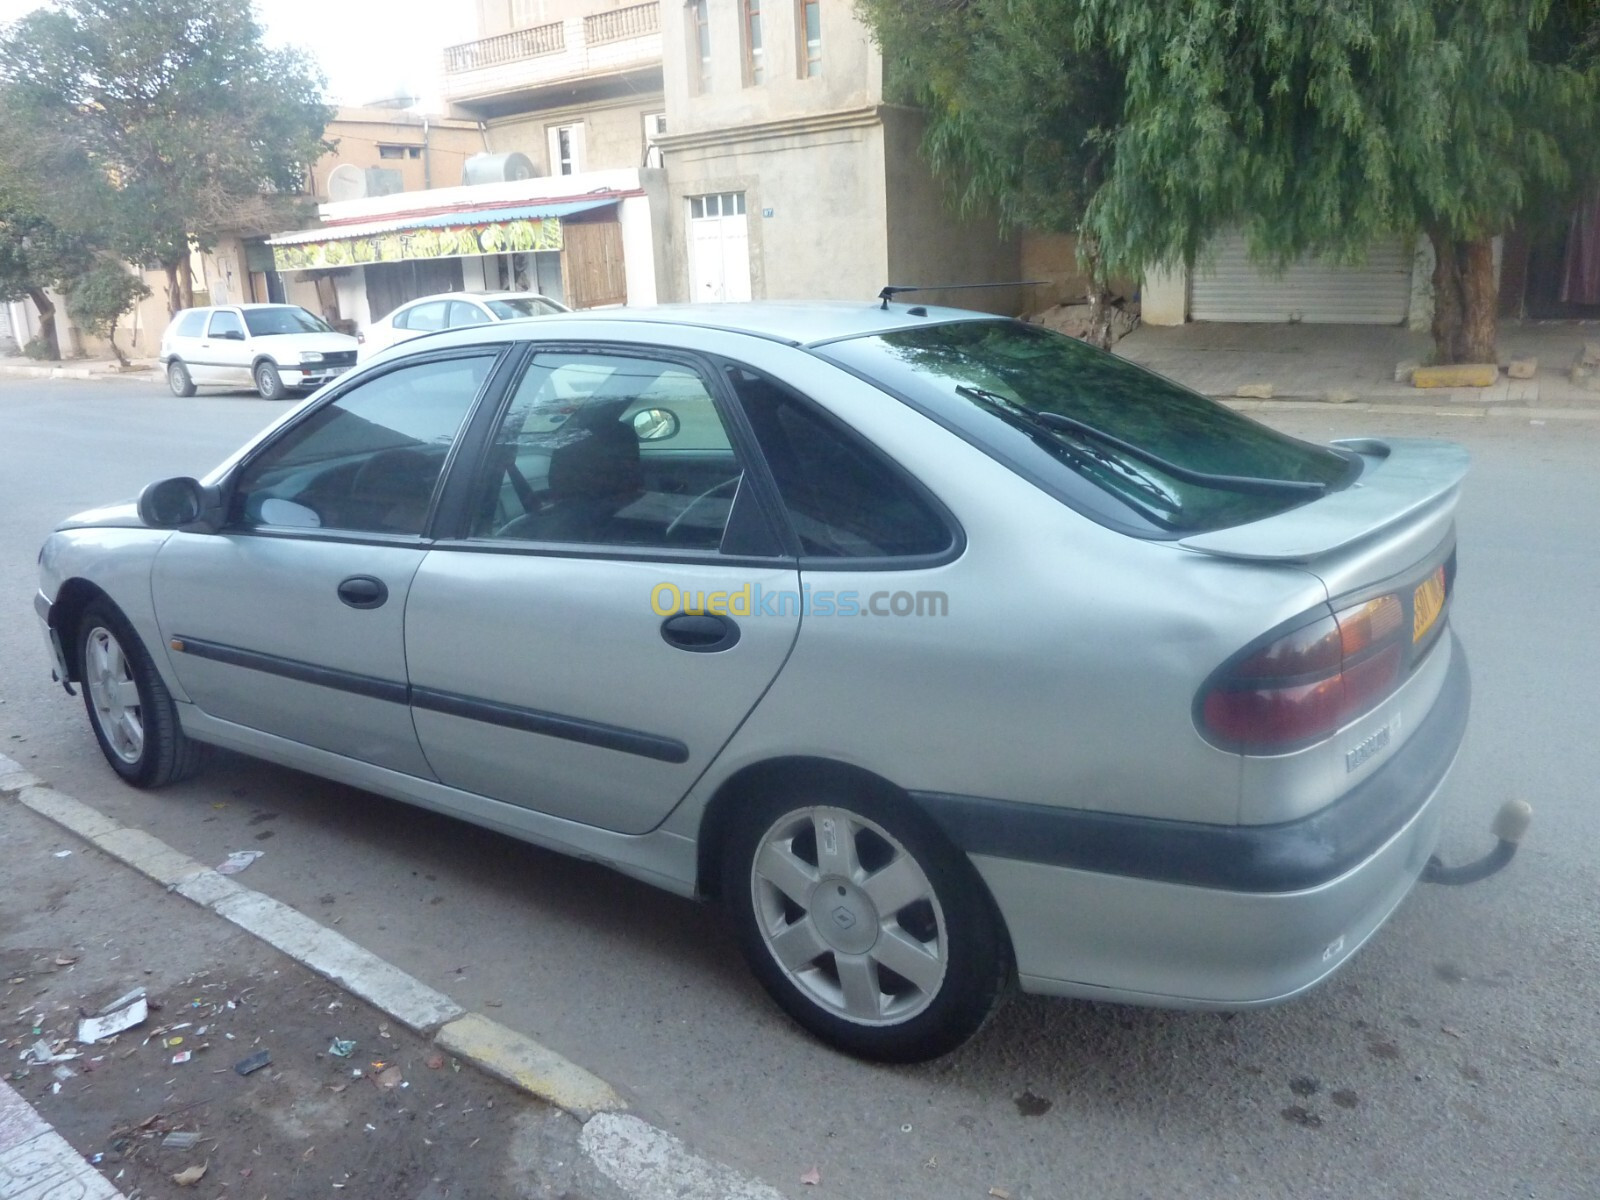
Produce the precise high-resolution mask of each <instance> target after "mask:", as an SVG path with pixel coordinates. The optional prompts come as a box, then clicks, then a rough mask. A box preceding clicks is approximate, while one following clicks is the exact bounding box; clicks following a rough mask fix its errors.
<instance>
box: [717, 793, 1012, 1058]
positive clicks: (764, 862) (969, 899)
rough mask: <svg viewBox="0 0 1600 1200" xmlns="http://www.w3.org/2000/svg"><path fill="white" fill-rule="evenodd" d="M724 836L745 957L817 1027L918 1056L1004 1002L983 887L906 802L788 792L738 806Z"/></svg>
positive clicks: (999, 951)
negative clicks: (730, 828)
mask: <svg viewBox="0 0 1600 1200" xmlns="http://www.w3.org/2000/svg"><path fill="white" fill-rule="evenodd" d="M818 790H819V791H821V790H822V789H821V788H819V789H818ZM726 846H727V853H726V855H725V857H724V859H723V881H722V882H723V892H722V895H723V897H724V900H725V902H726V903H727V904H728V905H729V906H730V908H731V910H732V915H733V919H734V922H735V926H736V931H737V933H738V936H739V941H740V945H741V948H742V949H743V950H744V954H745V957H746V959H747V960H748V961H749V963H750V966H751V969H752V970H753V971H754V972H755V975H756V977H757V978H758V979H759V980H760V981H761V983H762V986H764V987H765V988H766V989H767V992H768V993H769V994H770V995H771V996H772V998H773V999H774V1000H776V1001H777V1002H778V1004H779V1005H780V1006H781V1007H782V1008H783V1009H784V1011H785V1012H787V1013H788V1014H789V1015H790V1016H791V1017H793V1018H794V1019H795V1021H797V1022H798V1023H799V1024H800V1025H802V1026H803V1027H805V1028H806V1029H807V1030H809V1031H810V1032H811V1033H813V1034H815V1035H816V1036H817V1037H819V1038H821V1039H822V1040H823V1041H825V1042H828V1043H829V1044H831V1045H833V1046H836V1047H838V1048H839V1049H841V1050H844V1051H846V1052H848V1053H850V1054H855V1055H858V1056H860V1057H862V1058H869V1059H876V1060H879V1061H883V1062H921V1061H923V1060H926V1059H930V1058H935V1057H937V1056H938V1055H941V1054H944V1053H947V1052H948V1051H950V1050H953V1049H955V1048H956V1047H957V1046H959V1045H960V1044H961V1043H962V1042H964V1041H966V1040H967V1038H969V1037H971V1036H972V1034H974V1033H975V1032H977V1030H978V1028H979V1027H980V1026H981V1025H982V1024H983V1023H984V1021H985V1020H986V1019H987V1018H988V1016H989V1014H990V1013H991V1012H992V1011H993V1010H994V1008H995V1007H996V1005H997V1004H998V1002H999V1000H1000V998H1001V996H1002V995H1003V993H1004V991H1005V988H1006V985H1007V983H1008V981H1009V977H1010V973H1011V958H1010V947H1009V944H1008V943H1007V941H1006V938H1005V934H1004V932H1003V930H1002V929H1001V927H1000V922H999V919H998V917H997V916H996V914H995V912H994V908H993V905H992V903H991V901H990V899H989V896H988V893H987V891H986V889H985V888H984V886H983V883H982V881H981V880H980V879H979V878H978V876H977V872H976V871H974V870H973V868H972V864H971V863H970V862H968V861H967V859H966V857H965V856H964V855H962V854H961V853H959V852H958V851H957V850H956V849H955V848H954V847H952V846H951V845H950V844H949V843H948V842H947V841H946V840H945V839H944V837H943V836H942V835H941V834H940V833H939V831H938V829H937V828H936V827H934V826H933V825H932V823H931V822H930V821H928V820H927V818H926V817H925V816H923V814H921V813H920V812H918V811H916V810H915V809H913V808H912V807H911V806H910V805H909V804H908V803H906V802H904V801H900V800H898V799H896V798H890V797H886V796H879V795H872V794H863V793H859V792H854V791H848V792H846V793H844V794H840V795H821V794H805V793H804V792H801V791H795V792H790V793H788V794H785V795H781V796H774V797H770V798H765V799H763V800H760V801H757V802H755V803H753V804H751V805H749V806H748V807H747V808H745V809H744V811H742V812H741V813H740V814H739V816H738V817H737V818H736V826H735V828H734V829H732V830H731V831H730V836H729V839H728V842H727V843H726Z"/></svg>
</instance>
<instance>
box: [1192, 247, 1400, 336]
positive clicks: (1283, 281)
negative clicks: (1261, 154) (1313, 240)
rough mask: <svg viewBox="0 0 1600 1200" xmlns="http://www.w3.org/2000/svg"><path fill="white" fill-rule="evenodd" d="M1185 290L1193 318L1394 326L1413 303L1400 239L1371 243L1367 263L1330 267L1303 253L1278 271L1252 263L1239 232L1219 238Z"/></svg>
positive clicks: (1203, 319)
mask: <svg viewBox="0 0 1600 1200" xmlns="http://www.w3.org/2000/svg"><path fill="white" fill-rule="evenodd" d="M1212 249H1213V252H1214V254H1215V258H1214V260H1213V261H1212V262H1211V263H1210V264H1209V265H1207V266H1204V267H1201V268H1198V269H1197V270H1196V272H1195V274H1194V276H1193V283H1192V284H1191V286H1190V292H1189V318H1190V320H1193V321H1268V322H1272V321H1294V320H1299V321H1306V322H1314V323H1319V324H1336V325H1399V324H1400V323H1401V322H1403V321H1404V320H1405V319H1406V313H1407V310H1408V309H1409V307H1410V303H1411V250H1410V247H1409V246H1408V245H1407V243H1406V242H1405V241H1404V240H1403V239H1401V238H1398V237H1397V238H1392V239H1385V240H1383V241H1380V242H1374V243H1373V245H1372V248H1371V249H1370V250H1369V251H1368V252H1367V260H1366V262H1364V263H1362V264H1360V265H1359V266H1335V265H1332V264H1330V263H1325V262H1320V261H1318V260H1315V259H1301V260H1300V261H1298V262H1296V263H1294V264H1293V265H1291V266H1290V267H1289V268H1288V270H1286V271H1285V272H1284V273H1283V275H1282V276H1275V275H1273V274H1272V273H1271V272H1270V271H1263V270H1262V269H1261V268H1260V267H1258V266H1257V265H1256V264H1254V263H1253V262H1251V261H1250V256H1249V252H1248V251H1247V250H1246V248H1245V241H1244V237H1243V235H1242V234H1230V235H1227V236H1224V237H1220V238H1218V239H1217V241H1216V243H1215V244H1214V246H1213V247H1212Z"/></svg>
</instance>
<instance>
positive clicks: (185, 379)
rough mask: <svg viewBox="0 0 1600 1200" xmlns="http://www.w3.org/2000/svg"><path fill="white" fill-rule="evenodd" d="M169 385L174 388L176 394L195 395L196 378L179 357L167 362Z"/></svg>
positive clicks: (173, 392)
mask: <svg viewBox="0 0 1600 1200" xmlns="http://www.w3.org/2000/svg"><path fill="white" fill-rule="evenodd" d="M167 386H168V387H169V388H171V389H172V394H173V395H174V396H192V395H194V380H193V379H192V378H190V376H189V368H188V367H186V366H184V365H183V364H182V363H181V362H179V361H178V360H177V359H173V360H172V361H171V362H169V363H168V364H167Z"/></svg>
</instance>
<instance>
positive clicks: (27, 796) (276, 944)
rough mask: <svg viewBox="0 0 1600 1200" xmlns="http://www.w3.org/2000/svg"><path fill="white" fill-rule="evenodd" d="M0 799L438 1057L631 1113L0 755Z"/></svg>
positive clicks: (267, 900) (423, 987) (399, 976)
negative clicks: (289, 963)
mask: <svg viewBox="0 0 1600 1200" xmlns="http://www.w3.org/2000/svg"><path fill="white" fill-rule="evenodd" d="M0 795H10V796H12V797H13V798H15V799H16V801H17V802H18V803H19V804H21V805H22V806H23V807H25V808H29V809H32V810H33V811H34V812H36V813H38V814H39V815H40V816H42V817H46V818H48V819H49V820H51V821H54V822H55V823H56V824H58V825H60V826H61V827H62V828H64V829H67V830H69V831H70V832H72V833H75V834H77V835H78V836H79V837H81V838H82V839H83V840H84V841H86V842H88V843H89V844H90V845H93V846H95V847H97V848H98V849H100V850H103V851H104V852H105V853H106V854H109V855H110V856H111V857H112V858H114V859H116V860H117V861H119V862H121V863H124V864H126V865H127V866H130V867H132V868H133V869H134V870H136V871H138V872H139V873H140V874H141V875H146V876H148V877H149V878H151V879H153V880H155V882H157V883H159V884H161V885H162V886H163V887H165V888H166V889H167V890H168V891H170V892H176V893H178V894H179V895H180V896H183V897H185V898H186V899H188V900H192V901H193V902H194V903H196V904H198V905H199V906H200V907H201V908H205V909H209V910H210V911H211V912H213V913H215V914H216V915H217V916H219V917H221V918H222V919H223V920H225V921H228V922H230V923H231V924H233V925H236V926H238V927H239V928H240V929H243V930H244V931H245V932H246V933H249V934H252V935H254V936H255V937H258V938H260V939H261V940H262V941H264V942H266V943H267V944H268V945H269V946H272V947H273V948H274V949H276V950H278V951H280V952H282V953H284V954H287V955H288V956H289V957H290V958H292V959H294V960H295V961H296V962H298V963H300V964H301V965H302V966H305V967H307V968H309V969H310V970H312V971H315V972H316V973H317V974H318V975H321V976H322V977H323V978H325V979H329V980H332V981H333V982H334V983H336V984H338V985H339V986H340V987H343V988H345V989H347V990H348V991H350V992H353V993H354V994H355V995H357V996H360V997H361V998H362V999H363V1000H365V1001H366V1002H367V1003H369V1004H371V1005H372V1006H373V1007H374V1008H378V1009H381V1010H382V1011H383V1012H385V1013H387V1014H388V1015H389V1016H390V1017H392V1018H394V1019H395V1020H396V1021H399V1022H400V1023H401V1024H402V1025H405V1026H407V1027H408V1028H410V1029H414V1030H415V1031H416V1032H418V1033H420V1034H422V1035H423V1036H424V1037H427V1038H429V1039H431V1040H432V1041H433V1042H434V1044H435V1045H437V1046H438V1047H439V1048H440V1049H441V1050H444V1051H446V1052H447V1053H450V1054H453V1055H455V1056H456V1057H457V1058H460V1059H462V1060H464V1061H467V1062H470V1063H472V1064H473V1065H475V1066H477V1067H479V1068H480V1069H482V1070H484V1071H487V1072H488V1073H489V1074H491V1075H494V1076H496V1077H497V1078H500V1079H503V1080H505V1081H506V1082H507V1083H509V1084H511V1085H512V1086H513V1087H516V1088H518V1089H520V1090H521V1091H523V1092H526V1093H527V1094H528V1095H530V1096H534V1097H536V1098H538V1099H540V1100H543V1101H545V1102H546V1103H549V1104H553V1105H555V1106H556V1107H557V1108H561V1109H564V1110H565V1111H567V1112H569V1113H571V1114H572V1115H573V1116H575V1117H577V1118H578V1119H579V1120H580V1121H582V1120H587V1119H588V1118H589V1117H591V1116H593V1115H594V1114H595V1113H597V1112H615V1111H620V1110H624V1109H626V1108H627V1104H626V1102H625V1101H624V1100H623V1099H622V1098H621V1096H619V1095H618V1094H617V1092H616V1091H615V1090H614V1089H613V1088H612V1087H611V1085H609V1084H608V1083H606V1082H605V1081H604V1080H602V1079H600V1078H598V1077H597V1076H595V1075H593V1074H591V1073H590V1072H588V1071H586V1070H584V1069H583V1068H582V1067H580V1066H578V1065H577V1064H575V1063H571V1062H568V1061H567V1060H566V1059H565V1058H563V1057H561V1055H559V1054H557V1053H556V1052H555V1051H554V1050H551V1049H549V1048H548V1047H545V1046H542V1045H540V1044H539V1043H538V1042H535V1041H533V1040H532V1039H531V1038H528V1037H524V1036H523V1035H522V1034H519V1033H517V1032H516V1031H514V1030H511V1029H507V1028H506V1027H505V1026H503V1025H501V1024H499V1023H498V1022H496V1021H492V1020H490V1019H489V1018H488V1017H486V1016H483V1015H481V1014H478V1013H469V1012H467V1010H466V1009H465V1008H463V1007H462V1006H461V1005H460V1004H457V1003H456V1002H455V1001H454V1000H452V999H451V998H450V997H449V996H446V995H445V994H444V993H442V992H439V991H437V990H435V989H434V988H431V987H429V986H428V985H427V984H425V983H423V982H422V981H421V980H419V979H417V978H415V977H414V976H412V975H409V974H407V973H406V972H404V971H402V970H400V969H399V968H398V967H396V966H394V965H392V964H391V963H389V962H386V961H385V960H383V959H381V958H379V957H378V956H377V955H375V954H373V953H372V952H371V951H368V950H365V949H363V948H362V947H360V946H358V945H357V944H356V943H355V942H352V941H351V940H350V939H349V938H347V937H345V936H344V935H343V934H341V933H337V932H335V931H334V930H332V929H329V928H328V927H327V926H325V925H322V924H320V923H319V922H317V921H314V920H312V919H311V918H310V917H308V916H306V915H305V914H304V913H302V912H300V911H298V910H297V909H294V908H291V907H290V906H289V905H287V904H284V903H283V902H281V901H279V900H274V899H273V898H272V897H271V896H267V895H264V894H262V893H261V892H257V891H254V890H252V889H251V888H247V887H245V886H243V885H242V884H240V883H239V882H238V881H237V880H235V879H233V878H231V877H229V876H226V875H220V874H218V873H217V872H216V871H215V870H213V869H212V868H211V867H208V866H207V865H206V864H205V863H202V862H198V861H196V860H195V859H192V858H190V857H188V856H187V855H185V854H182V853H180V852H179V851H177V850H175V849H173V848H172V847H171V846H169V845H167V844H166V843H165V842H163V841H161V840H160V839H159V838H154V837H151V836H150V835H149V834H148V833H145V832H144V831H143V830H140V829H131V828H129V827H127V826H124V825H119V824H118V823H117V822H116V821H114V820H112V819H111V818H110V817H107V816H105V815H104V814H103V813H101V812H99V811H98V810H96V809H93V808H91V807H90V806H89V805H87V804H84V803H83V802H81V801H79V800H75V799H73V798H72V797H71V796H66V795H63V794H62V793H60V792H57V791H56V790H55V789H53V788H50V787H47V786H46V785H44V784H42V783H41V782H40V781H39V780H38V779H36V778H35V777H34V776H33V775H31V774H30V773H28V772H27V771H25V770H23V769H22V767H21V766H19V765H18V764H17V763H16V762H14V761H13V760H11V759H9V758H6V757H5V756H4V755H0Z"/></svg>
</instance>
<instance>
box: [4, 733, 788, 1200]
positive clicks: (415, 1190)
mask: <svg viewBox="0 0 1600 1200" xmlns="http://www.w3.org/2000/svg"><path fill="white" fill-rule="evenodd" d="M219 807H220V805H219ZM194 819H195V820H197V821H198V820H205V819H207V814H205V813H204V811H200V812H196V814H195V817H194ZM0 861H3V862H4V864H5V878H6V887H5V888H4V889H0V1045H3V1047H4V1048H5V1050H6V1055H5V1058H4V1065H3V1066H0V1200H68V1198H69V1197H71V1198H79V1197H82V1198H84V1200H116V1198H117V1197H119V1196H123V1197H126V1198H127V1200H212V1198H214V1197H219V1196H232V1197H235V1200H256V1197H259V1196H267V1197H272V1198H274V1200H276V1198H279V1197H289V1198H293V1197H302V1196H308V1197H309V1196H329V1195H339V1194H343V1195H346V1196H359V1197H389V1196H394V1197H406V1198H408V1200H451V1198H460V1200H466V1198H476V1197H494V1198H495V1200H668V1198H674V1200H781V1197H780V1194H779V1193H778V1192H776V1191H774V1190H773V1189H771V1188H768V1187H765V1186H763V1185H761V1184H759V1183H757V1182H755V1181H752V1180H748V1179H746V1178H744V1177H742V1176H739V1175H737V1174H736V1173H734V1172H732V1171H730V1170H729V1169H727V1168H726V1167H723V1166H721V1165H720V1164H716V1163H712V1162H709V1161H708V1160H705V1159H702V1158H699V1157H698V1156H696V1155H695V1154H693V1152H692V1151H690V1150H689V1149H688V1148H687V1147H685V1146H684V1145H683V1143H682V1142H680V1141H679V1140H678V1139H677V1138H675V1137H673V1136H672V1135H671V1134H668V1133H666V1132H665V1131H663V1130H660V1129H657V1128H656V1127H654V1126H652V1125H649V1124H648V1123H647V1122H645V1121H643V1120H641V1119H639V1118H638V1117H637V1116H634V1115H633V1114H631V1113H628V1112H626V1111H625V1109H626V1107H627V1106H626V1102H625V1101H624V1100H623V1099H622V1098H621V1097H619V1096H617V1095H616V1094H615V1093H614V1092H613V1091H612V1090H611V1089H610V1088H609V1087H608V1086H607V1085H606V1084H605V1083H604V1082H603V1081H601V1080H598V1079H596V1078H595V1077H594V1076H592V1075H590V1074H588V1073H587V1072H585V1071H583V1070H582V1068H580V1067H577V1066H575V1065H574V1064H571V1063H568V1062H566V1061H565V1060H563V1059H561V1058H559V1057H558V1056H557V1055H555V1054H554V1053H552V1052H551V1051H549V1050H547V1049H545V1048H544V1047H542V1046H540V1045H538V1044H537V1043H535V1042H533V1041H531V1040H530V1039H528V1038H526V1037H524V1036H522V1035H520V1034H517V1033H515V1032H514V1031H513V1030H510V1029H508V1028H505V1027H504V1026H501V1025H499V1024H497V1023H496V1022H494V1021H493V1020H492V1019H490V1018H488V1017H485V1016H482V1015H479V1014H476V1013H469V1012H465V1011H464V1010H463V1009H462V1007H461V1006H460V1005H458V1004H456V1003H455V1002H454V1001H453V1000H452V999H451V998H450V997H448V996H444V995H442V994H440V993H437V992H434V991H432V990H431V989H428V988H426V987H425V986H424V985H423V984H421V983H420V982H419V981H417V980H415V979H412V978H411V977H410V976H407V975H404V974H403V973H402V972H400V971H398V970H397V969H396V968H394V967H393V966H391V965H390V964H388V963H386V962H384V961H383V960H381V959H378V958H376V956H374V955H372V954H371V953H370V952H368V951H366V950H363V949H362V948H361V947H359V946H357V945H355V944H354V943H353V942H350V941H349V940H348V939H346V938H344V937H342V936H341V935H340V934H339V933H337V932H336V931H334V930H333V929H331V928H328V927H327V926H324V925H321V924H319V923H318V922H316V921H313V920H312V919H310V918H309V917H308V916H306V915H304V914H302V913H300V912H298V911H296V910H294V909H292V908H289V907H288V906H286V905H283V904H280V903H279V902H277V901H275V900H272V899H270V898H269V897H267V896H264V895H262V894H260V893H258V892H255V891H252V890H251V889H250V888H248V887H247V886H244V885H243V884H241V883H240V882H239V876H238V875H230V874H222V873H219V872H218V871H216V870H213V869H211V868H208V867H206V866H204V864H200V863H196V862H193V861H191V860H188V859H186V858H184V857H183V856H182V855H180V854H178V853H177V852H176V851H175V850H173V849H171V848H170V847H168V846H166V845H165V844H164V843H161V842H159V841H157V840H156V839H155V838H152V837H150V836H148V835H147V834H145V833H143V832H141V831H139V830H135V829H131V828H126V827H122V826H119V825H118V824H117V823H116V822H115V821H112V820H110V819H108V818H107V817H105V816H103V815H101V814H100V813H98V812H97V811H95V810H94V809H91V808H89V807H88V806H86V805H84V804H82V803H80V802H78V801H76V800H74V799H72V798H71V797H69V796H65V795H63V794H61V793H59V792H56V791H54V790H53V789H51V788H49V787H47V786H43V785H40V784H38V783H37V782H36V781H35V780H33V778H32V777H31V776H29V775H27V774H26V772H24V771H23V770H22V769H21V768H20V767H19V766H18V765H17V764H16V763H15V762H13V761H11V760H10V759H7V758H5V757H4V756H3V755H0ZM247 869H248V868H246V870H247ZM243 878H244V879H245V881H246V882H247V881H248V875H247V874H246V875H244V876H243ZM136 989H137V990H139V991H140V992H141V993H142V998H143V1004H144V1008H145V1009H147V1011H144V1012H139V1013H137V1014H136V1015H137V1018H138V1019H137V1020H136V1022H135V1023H134V1024H132V1026H131V1027H130V1028H127V1029H125V1030H123V1031H122V1032H118V1033H115V1034H111V1035H110V1036H107V1037H104V1038H100V1039H99V1040H96V1041H94V1042H92V1043H84V1042H82V1041H81V1040H80V1037H81V1035H82V1034H83V1033H84V1032H85V1031H84V1030H83V1029H82V1027H81V1026H80V1020H81V1019H82V1018H84V1017H86V1016H94V1015H98V1014H100V1013H101V1012H102V1011H104V1010H106V1009H108V1008H109V1009H118V1008H119V1005H118V1003H117V1002H118V1001H119V1000H125V999H126V998H127V997H128V995H129V993H131V992H133V991H135V990H136ZM138 1003H139V1002H138V1001H135V1007H136V1008H137V1007H138ZM90 1036H92V1034H91V1035H90ZM202 1180H203V1182H201V1181H202Z"/></svg>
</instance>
